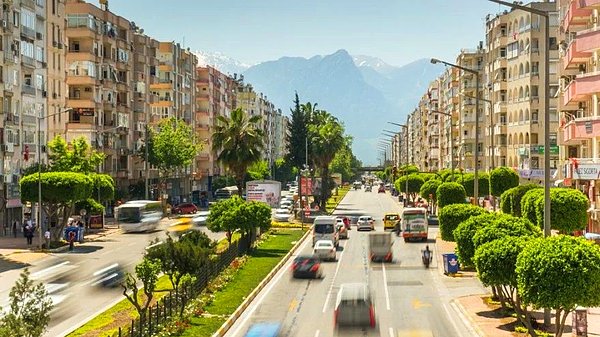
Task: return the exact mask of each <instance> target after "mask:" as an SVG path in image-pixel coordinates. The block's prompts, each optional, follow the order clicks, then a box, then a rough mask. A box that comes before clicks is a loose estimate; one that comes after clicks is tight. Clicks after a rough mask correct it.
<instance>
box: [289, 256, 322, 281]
mask: <svg viewBox="0 0 600 337" xmlns="http://www.w3.org/2000/svg"><path fill="white" fill-rule="evenodd" d="M292 276H293V277H294V278H322V277H323V270H322V269H321V260H320V259H319V258H318V257H316V256H308V255H301V256H298V257H296V258H295V259H294V262H292Z"/></svg>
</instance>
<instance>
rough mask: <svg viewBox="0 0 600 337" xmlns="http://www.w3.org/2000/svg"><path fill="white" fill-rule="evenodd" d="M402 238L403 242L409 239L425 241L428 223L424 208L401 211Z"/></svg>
mask: <svg viewBox="0 0 600 337" xmlns="http://www.w3.org/2000/svg"><path fill="white" fill-rule="evenodd" d="M400 225H401V226H402V228H401V230H402V237H403V238H404V241H405V242H406V241H408V240H411V239H415V240H421V241H427V233H428V223H427V210H426V209H425V208H420V207H414V208H410V207H409V208H405V209H403V210H402V221H401V222H400Z"/></svg>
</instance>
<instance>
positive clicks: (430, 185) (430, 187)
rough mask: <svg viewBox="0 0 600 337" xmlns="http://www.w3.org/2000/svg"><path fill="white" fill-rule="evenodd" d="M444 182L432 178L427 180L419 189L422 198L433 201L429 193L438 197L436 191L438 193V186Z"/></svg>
mask: <svg viewBox="0 0 600 337" xmlns="http://www.w3.org/2000/svg"><path fill="white" fill-rule="evenodd" d="M441 184H442V182H441V181H440V180H438V179H431V180H427V181H426V182H425V183H424V184H423V186H421V190H420V191H419V194H420V195H421V197H422V198H424V199H426V200H427V201H431V200H430V198H429V195H430V194H431V195H433V199H435V198H436V193H437V189H438V187H440V185H441Z"/></svg>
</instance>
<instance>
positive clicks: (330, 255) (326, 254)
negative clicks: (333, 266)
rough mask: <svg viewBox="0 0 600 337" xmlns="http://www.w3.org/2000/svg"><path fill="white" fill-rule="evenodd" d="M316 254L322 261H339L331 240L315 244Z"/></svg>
mask: <svg viewBox="0 0 600 337" xmlns="http://www.w3.org/2000/svg"><path fill="white" fill-rule="evenodd" d="M314 254H315V256H316V257H318V258H320V259H322V260H328V261H335V260H336V259H337V256H336V251H335V246H334V245H333V241H331V240H319V241H317V242H316V243H315V248H314Z"/></svg>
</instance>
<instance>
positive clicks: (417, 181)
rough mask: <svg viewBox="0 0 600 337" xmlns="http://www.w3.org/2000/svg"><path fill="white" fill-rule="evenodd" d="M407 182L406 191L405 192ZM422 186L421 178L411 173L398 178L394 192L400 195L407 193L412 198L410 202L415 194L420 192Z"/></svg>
mask: <svg viewBox="0 0 600 337" xmlns="http://www.w3.org/2000/svg"><path fill="white" fill-rule="evenodd" d="M407 182H408V191H407V190H406V183H407ZM423 184H425V180H423V177H422V176H421V175H420V174H418V173H412V174H409V175H403V176H401V177H400V178H398V179H397V180H396V183H395V184H394V186H395V187H396V190H398V191H400V192H402V193H407V194H408V195H409V196H410V197H412V200H415V198H416V197H417V194H419V192H421V187H422V186H423Z"/></svg>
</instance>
